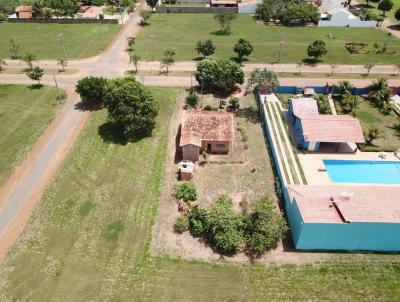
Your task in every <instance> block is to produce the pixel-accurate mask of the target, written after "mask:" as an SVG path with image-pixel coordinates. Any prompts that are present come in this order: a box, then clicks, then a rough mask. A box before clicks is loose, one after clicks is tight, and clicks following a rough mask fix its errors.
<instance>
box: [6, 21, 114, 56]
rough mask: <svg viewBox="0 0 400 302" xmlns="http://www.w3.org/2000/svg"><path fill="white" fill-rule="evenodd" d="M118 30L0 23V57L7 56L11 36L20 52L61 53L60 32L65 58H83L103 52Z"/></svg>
mask: <svg viewBox="0 0 400 302" xmlns="http://www.w3.org/2000/svg"><path fill="white" fill-rule="evenodd" d="M118 29H119V25H117V24H68V25H66V24H35V23H27V24H14V23H3V24H0V37H1V38H2V43H0V57H2V58H8V57H10V43H9V41H10V39H12V38H14V39H16V40H17V41H18V43H19V45H20V51H19V53H20V55H21V56H22V55H23V54H24V53H26V52H31V53H33V54H35V55H36V56H37V58H38V59H58V58H60V57H63V56H64V52H63V49H62V46H61V44H60V41H59V34H60V33H61V34H62V35H63V40H64V45H65V50H66V52H67V57H68V59H82V58H87V57H91V56H94V55H96V54H99V53H100V52H101V51H103V50H104V49H105V48H106V46H107V45H108V44H109V43H110V41H111V40H112V38H113V37H114V36H115V34H116V33H117V31H118Z"/></svg>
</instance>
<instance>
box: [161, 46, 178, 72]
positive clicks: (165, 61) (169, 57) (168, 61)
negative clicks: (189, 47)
mask: <svg viewBox="0 0 400 302" xmlns="http://www.w3.org/2000/svg"><path fill="white" fill-rule="evenodd" d="M174 56H175V51H174V50H173V49H171V48H168V49H166V50H165V51H164V55H163V57H162V58H161V67H165V68H166V70H167V73H168V72H169V66H171V65H173V64H174V63H175V59H174Z"/></svg>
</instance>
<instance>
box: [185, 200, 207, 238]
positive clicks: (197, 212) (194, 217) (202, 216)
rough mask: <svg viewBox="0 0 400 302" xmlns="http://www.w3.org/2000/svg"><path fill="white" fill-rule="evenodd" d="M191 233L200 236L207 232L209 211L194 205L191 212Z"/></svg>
mask: <svg viewBox="0 0 400 302" xmlns="http://www.w3.org/2000/svg"><path fill="white" fill-rule="evenodd" d="M189 226H190V233H191V234H192V235H193V236H199V235H202V234H204V233H206V232H207V230H208V224H207V211H206V210H204V209H202V208H200V207H199V206H194V207H193V208H192V209H191V210H190V212H189Z"/></svg>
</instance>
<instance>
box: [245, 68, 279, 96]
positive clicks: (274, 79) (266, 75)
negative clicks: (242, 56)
mask: <svg viewBox="0 0 400 302" xmlns="http://www.w3.org/2000/svg"><path fill="white" fill-rule="evenodd" d="M278 86H279V80H278V76H277V75H276V73H275V72H273V71H272V70H268V69H266V68H264V69H258V68H257V69H255V70H253V71H252V72H251V74H250V78H249V79H248V81H247V92H248V93H251V92H253V91H255V90H260V89H266V90H267V92H268V93H274V92H275V91H276V89H277V88H278Z"/></svg>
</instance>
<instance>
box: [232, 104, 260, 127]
mask: <svg viewBox="0 0 400 302" xmlns="http://www.w3.org/2000/svg"><path fill="white" fill-rule="evenodd" d="M236 116H237V117H241V118H244V119H245V120H246V121H248V122H251V123H253V124H258V123H259V122H260V118H259V115H258V110H257V108H254V107H250V106H249V107H245V108H241V109H239V110H238V111H236Z"/></svg>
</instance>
